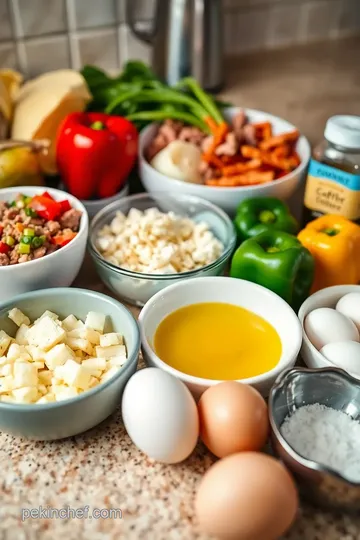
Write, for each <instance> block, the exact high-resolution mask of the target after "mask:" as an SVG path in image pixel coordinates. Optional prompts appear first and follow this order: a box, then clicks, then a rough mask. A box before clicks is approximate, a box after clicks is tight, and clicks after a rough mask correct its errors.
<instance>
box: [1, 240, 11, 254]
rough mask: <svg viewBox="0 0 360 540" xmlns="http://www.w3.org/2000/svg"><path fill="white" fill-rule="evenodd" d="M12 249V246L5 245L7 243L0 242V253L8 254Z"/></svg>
mask: <svg viewBox="0 0 360 540" xmlns="http://www.w3.org/2000/svg"><path fill="white" fill-rule="evenodd" d="M10 249H11V248H10V246H8V245H7V244H5V242H0V253H8V252H9V251H10Z"/></svg>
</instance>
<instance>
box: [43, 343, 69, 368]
mask: <svg viewBox="0 0 360 540" xmlns="http://www.w3.org/2000/svg"><path fill="white" fill-rule="evenodd" d="M74 357H75V354H74V353H73V351H72V350H71V349H70V347H68V345H65V343H59V345H55V347H53V348H52V349H51V350H50V351H48V352H47V353H46V355H45V364H46V365H47V367H48V368H49V369H52V370H54V369H55V367H56V366H62V365H64V364H65V362H66V360H70V359H74Z"/></svg>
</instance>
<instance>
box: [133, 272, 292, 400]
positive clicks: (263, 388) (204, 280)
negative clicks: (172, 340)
mask: <svg viewBox="0 0 360 540" xmlns="http://www.w3.org/2000/svg"><path fill="white" fill-rule="evenodd" d="M199 302H226V303H229V304H233V305H236V306H241V307H243V308H245V309H248V310H249V311H252V312H253V313H256V314H257V315H259V316H260V317H263V318H264V319H265V320H266V321H268V322H269V323H270V324H271V325H272V326H273V327H274V329H275V330H276V331H277V333H278V334H279V336H280V339H281V344H282V353H281V358H280V360H279V363H278V364H277V365H276V367H275V368H273V369H272V370H270V371H268V372H267V373H264V374H262V375H257V376H256V377H251V378H248V379H242V380H241V382H242V383H245V384H250V385H251V386H253V387H254V388H256V389H257V390H259V392H261V394H262V395H263V396H265V397H266V396H267V395H268V394H269V391H270V388H271V386H272V384H273V383H274V381H275V379H276V378H277V376H278V375H279V374H280V373H281V372H282V371H283V370H284V369H287V368H290V367H292V366H293V365H294V364H295V361H296V359H297V356H298V353H299V350H300V346H301V325H300V322H299V319H298V318H297V316H296V314H295V312H294V311H293V310H292V309H291V307H290V306H289V305H288V304H287V303H286V302H285V301H284V300H283V299H282V298H280V296H278V295H276V294H275V293H273V292H272V291H269V290H268V289H265V288H264V287H261V286H260V285H256V284H255V283H251V282H250V281H244V280H242V279H235V278H230V277H199V278H196V279H189V280H186V281H182V282H180V283H176V284H175V285H170V286H169V287H167V288H166V289H164V290H162V291H160V292H158V293H157V294H155V296H153V297H152V298H151V299H150V300H149V301H148V302H147V303H146V304H145V306H144V308H143V309H142V311H141V313H140V316H139V325H140V333H141V343H142V351H143V355H144V359H145V361H146V363H147V364H148V365H149V366H153V367H158V368H160V369H163V370H165V371H167V372H168V373H170V374H171V375H174V376H175V377H177V378H178V379H180V380H181V381H183V382H184V383H185V384H186V385H187V386H188V388H189V389H190V391H191V392H192V394H193V395H194V397H195V398H196V399H198V398H200V396H201V394H202V393H203V392H204V391H205V390H206V389H207V388H209V387H210V386H213V385H215V384H218V383H219V382H221V381H218V380H213V379H203V378H200V377H194V376H192V375H187V374H186V373H182V372H181V371H178V370H176V369H174V368H172V367H171V366H169V365H168V364H166V363H165V362H163V361H162V360H160V358H159V357H158V356H157V355H156V354H155V352H154V349H153V340H154V335H155V332H156V329H157V327H158V326H159V324H160V322H161V321H162V320H163V319H164V318H165V317H166V316H167V315H169V314H170V313H172V312H173V311H175V310H177V309H179V308H181V307H183V306H187V305H190V304H197V303H199ZM239 334H240V335H241V328H240V329H239Z"/></svg>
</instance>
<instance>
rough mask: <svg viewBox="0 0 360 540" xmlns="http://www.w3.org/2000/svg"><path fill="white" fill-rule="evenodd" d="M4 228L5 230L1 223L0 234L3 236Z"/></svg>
mask: <svg viewBox="0 0 360 540" xmlns="http://www.w3.org/2000/svg"><path fill="white" fill-rule="evenodd" d="M3 230H4V227H1V225H0V236H1V235H2V233H3Z"/></svg>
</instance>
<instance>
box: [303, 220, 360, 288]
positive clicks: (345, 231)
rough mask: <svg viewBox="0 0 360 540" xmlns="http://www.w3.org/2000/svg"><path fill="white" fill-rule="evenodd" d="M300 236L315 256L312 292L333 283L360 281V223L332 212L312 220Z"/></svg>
mask: <svg viewBox="0 0 360 540" xmlns="http://www.w3.org/2000/svg"><path fill="white" fill-rule="evenodd" d="M298 239H299V240H300V242H301V243H302V244H303V246H305V247H306V248H307V249H308V250H309V251H310V253H311V254H312V255H313V257H314V259H315V278H314V282H313V286H312V290H311V292H312V293H313V292H315V291H318V290H320V289H324V288H325V287H332V286H333V285H350V284H353V285H355V284H358V283H359V281H360V227H359V225H356V223H353V222H352V221H349V220H348V219H346V218H344V217H342V216H337V215H332V214H329V215H326V216H322V217H319V218H318V219H315V220H314V221H311V222H310V223H308V225H307V226H306V227H305V229H303V230H302V231H300V233H299V234H298Z"/></svg>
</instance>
